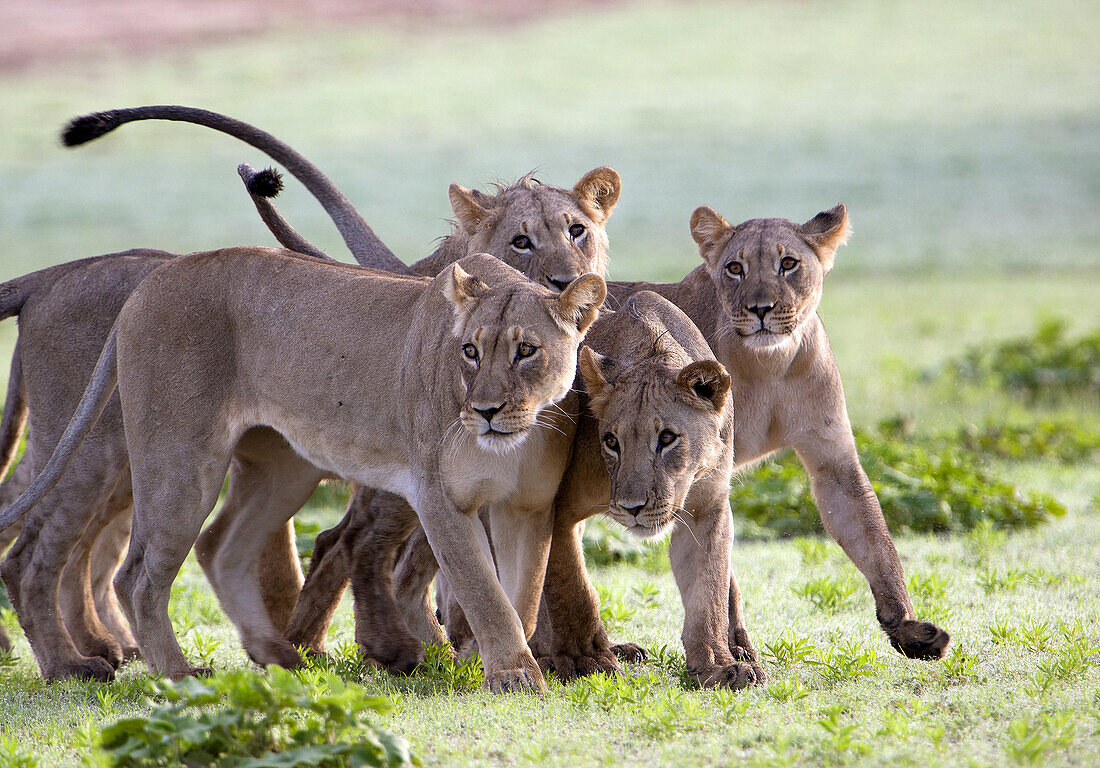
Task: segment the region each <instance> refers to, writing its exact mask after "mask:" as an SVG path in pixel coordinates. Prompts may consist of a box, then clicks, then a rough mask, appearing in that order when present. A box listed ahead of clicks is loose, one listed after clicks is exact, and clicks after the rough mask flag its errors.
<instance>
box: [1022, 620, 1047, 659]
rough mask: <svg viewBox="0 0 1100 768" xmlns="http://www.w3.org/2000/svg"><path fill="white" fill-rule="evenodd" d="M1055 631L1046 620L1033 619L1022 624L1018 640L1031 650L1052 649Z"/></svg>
mask: <svg viewBox="0 0 1100 768" xmlns="http://www.w3.org/2000/svg"><path fill="white" fill-rule="evenodd" d="M1053 639H1054V633H1053V632H1051V629H1050V624H1049V623H1047V622H1046V621H1038V620H1033V621H1029V622H1027V623H1026V624H1022V625H1021V626H1020V630H1019V634H1018V638H1017V642H1019V644H1020V645H1022V646H1023V647H1024V648H1026V649H1028V650H1029V651H1034V652H1035V653H1039V652H1041V651H1049V650H1050V649H1051V640H1053Z"/></svg>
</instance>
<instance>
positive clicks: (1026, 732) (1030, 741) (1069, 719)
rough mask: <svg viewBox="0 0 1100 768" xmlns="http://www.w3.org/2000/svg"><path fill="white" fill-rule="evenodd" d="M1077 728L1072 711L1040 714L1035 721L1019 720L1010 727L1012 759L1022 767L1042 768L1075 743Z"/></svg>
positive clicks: (1009, 738) (1006, 747) (1009, 753)
mask: <svg viewBox="0 0 1100 768" xmlns="http://www.w3.org/2000/svg"><path fill="white" fill-rule="evenodd" d="M1076 730H1077V726H1076V724H1075V723H1074V721H1073V715H1072V713H1070V712H1064V713H1061V714H1058V715H1048V714H1041V715H1039V716H1038V717H1036V718H1035V719H1034V720H1028V719H1026V718H1019V719H1017V720H1013V721H1012V723H1011V724H1010V725H1009V726H1008V744H1006V745H1005V752H1006V753H1007V754H1008V757H1009V759H1010V760H1011V761H1012V762H1014V763H1017V764H1020V765H1041V764H1042V763H1043V762H1045V757H1046V756H1047V755H1048V754H1049V753H1051V752H1053V751H1054V750H1057V749H1065V748H1066V747H1068V746H1069V745H1070V744H1072V743H1073V737H1074V735H1075V734H1076Z"/></svg>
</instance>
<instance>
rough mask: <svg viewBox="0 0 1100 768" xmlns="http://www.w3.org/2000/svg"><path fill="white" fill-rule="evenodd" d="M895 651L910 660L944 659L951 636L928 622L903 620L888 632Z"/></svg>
mask: <svg viewBox="0 0 1100 768" xmlns="http://www.w3.org/2000/svg"><path fill="white" fill-rule="evenodd" d="M887 634H888V635H889V637H890V645H892V646H893V647H894V650H895V651H897V652H898V653H900V654H902V655H903V656H907V657H908V658H910V659H922V660H926V661H927V660H935V659H942V658H943V656H944V654H945V653H946V652H947V645H948V643H950V642H951V635H949V634H947V633H946V632H944V631H943V630H942V629H940V628H939V627H937V626H936V625H935V624H932V623H930V622H927V621H910V620H909V619H905V620H903V621H902V622H901V623H900V624H899V625H898V626H897V627H895V628H894V629H892V630H890V631H888V632H887Z"/></svg>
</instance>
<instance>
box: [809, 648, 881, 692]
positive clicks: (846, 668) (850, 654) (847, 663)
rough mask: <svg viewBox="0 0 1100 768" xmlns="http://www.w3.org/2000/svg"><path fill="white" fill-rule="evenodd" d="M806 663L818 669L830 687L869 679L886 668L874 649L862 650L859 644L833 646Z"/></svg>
mask: <svg viewBox="0 0 1100 768" xmlns="http://www.w3.org/2000/svg"><path fill="white" fill-rule="evenodd" d="M806 663H808V664H813V665H814V666H815V667H817V671H818V674H820V675H821V678H822V680H824V681H825V682H826V683H828V684H829V685H836V684H837V683H840V682H843V681H845V680H854V679H856V678H860V677H869V676H871V675H874V674H876V673H878V672H879V671H880V670H881V669H883V668H884V667H885V666H886V665H885V664H884V663H883V662H881V661H879V658H878V654H877V653H875V649H874V648H860V647H859V645H858V644H857V643H846V644H845V645H840V646H833V647H831V648H829V650H828V651H826V652H825V653H821V652H818V653H817V656H816V658H813V659H808V660H807V662H806Z"/></svg>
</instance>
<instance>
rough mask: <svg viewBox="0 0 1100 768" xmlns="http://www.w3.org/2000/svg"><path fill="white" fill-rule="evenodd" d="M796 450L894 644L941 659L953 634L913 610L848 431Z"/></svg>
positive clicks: (827, 521)
mask: <svg viewBox="0 0 1100 768" xmlns="http://www.w3.org/2000/svg"><path fill="white" fill-rule="evenodd" d="M796 451H797V453H798V457H799V458H800V459H801V460H802V463H803V464H804V465H805V467H806V470H807V471H808V472H809V473H810V478H811V481H812V483H813V493H814V499H815V500H816V501H817V509H818V512H819V513H820V514H821V522H822V523H823V524H824V525H825V530H827V531H828V532H829V535H831V536H832V537H833V538H834V539H836V542H837V543H838V544H840V546H841V548H842V549H843V550H844V552H845V554H847V555H848V557H849V558H851V560H852V562H853V563H854V564H855V566H856V567H857V568H858V569H859V570H860V572H861V573H862V574H863V575H864V577H865V578H866V579H867V583H868V584H870V586H871V594H872V595H874V598H875V613H876V615H877V617H878V621H879V624H880V625H881V626H882V629H883V631H884V632H885V633H886V635H887V637H889V638H890V644H891V645H892V646H893V647H894V649H895V650H897V651H898V652H899V653H902V654H904V655H905V656H908V657H909V658H912V659H939V658H942V657H943V655H944V653H945V652H946V650H947V645H948V643H950V642H951V636H950V635H948V634H947V632H945V631H943V630H942V629H940V628H939V627H937V626H936V625H935V624H932V623H930V622H927V621H918V620H917V619H916V617H915V616H914V614H913V606H912V603H910V601H909V592H908V591H907V590H906V588H905V578H904V576H903V574H902V569H901V560H900V559H899V558H898V552H897V549H895V548H894V541H893V539H891V538H890V531H889V529H888V528H887V527H886V519H885V518H884V517H883V515H882V508H881V507H880V506H879V503H878V497H877V496H875V491H874V489H873V488H872V487H871V482H870V481H869V480H868V479H867V475H866V473H865V472H864V471H863V467H862V466H860V463H859V457H858V455H857V454H856V449H855V442H854V441H853V440H852V439H851V435H850V433H849V435H848V443H847V444H844V445H840V446H836V445H832V444H830V443H828V442H827V441H819V442H812V443H810V444H808V445H806V446H796Z"/></svg>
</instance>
